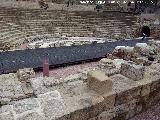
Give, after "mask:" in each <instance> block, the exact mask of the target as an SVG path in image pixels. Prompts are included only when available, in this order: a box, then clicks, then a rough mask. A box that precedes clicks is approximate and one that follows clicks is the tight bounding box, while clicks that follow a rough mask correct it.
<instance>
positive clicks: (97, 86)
mask: <svg viewBox="0 0 160 120" xmlns="http://www.w3.org/2000/svg"><path fill="white" fill-rule="evenodd" d="M87 84H88V86H89V88H90V89H92V90H94V91H96V92H98V93H99V94H104V93H108V92H110V91H112V81H111V80H110V79H109V77H107V76H106V75H105V73H103V72H101V71H99V70H95V71H90V72H89V73H88V81H87Z"/></svg>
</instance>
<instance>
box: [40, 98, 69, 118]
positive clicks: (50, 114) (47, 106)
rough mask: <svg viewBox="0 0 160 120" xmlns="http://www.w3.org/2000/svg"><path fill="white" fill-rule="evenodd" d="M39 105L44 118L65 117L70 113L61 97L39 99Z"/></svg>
mask: <svg viewBox="0 0 160 120" xmlns="http://www.w3.org/2000/svg"><path fill="white" fill-rule="evenodd" d="M41 107H42V109H43V112H44V115H45V117H46V120H55V119H66V118H68V116H69V113H70V112H69V110H68V108H67V106H66V104H65V103H64V101H63V100H62V99H52V100H46V101H41ZM68 119H69V118H68Z"/></svg>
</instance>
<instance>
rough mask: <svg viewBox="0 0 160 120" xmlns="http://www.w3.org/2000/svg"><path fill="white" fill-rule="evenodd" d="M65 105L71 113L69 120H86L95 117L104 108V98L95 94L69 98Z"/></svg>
mask: <svg viewBox="0 0 160 120" xmlns="http://www.w3.org/2000/svg"><path fill="white" fill-rule="evenodd" d="M71 101H72V102H71ZM66 105H67V106H68V108H69V110H70V111H72V112H71V114H70V117H71V118H70V119H71V120H87V119H89V118H93V117H96V116H97V115H98V114H100V113H101V112H102V111H103V110H104V108H105V104H104V98H103V97H102V96H99V95H97V94H95V92H91V93H87V94H84V95H79V96H74V97H70V98H68V99H67V100H66Z"/></svg>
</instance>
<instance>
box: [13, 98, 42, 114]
mask: <svg viewBox="0 0 160 120" xmlns="http://www.w3.org/2000/svg"><path fill="white" fill-rule="evenodd" d="M38 108H39V103H38V102H37V99H36V98H28V99H24V100H20V101H17V102H15V103H14V104H13V110H14V111H15V113H16V114H21V113H24V112H26V111H30V110H35V109H38Z"/></svg>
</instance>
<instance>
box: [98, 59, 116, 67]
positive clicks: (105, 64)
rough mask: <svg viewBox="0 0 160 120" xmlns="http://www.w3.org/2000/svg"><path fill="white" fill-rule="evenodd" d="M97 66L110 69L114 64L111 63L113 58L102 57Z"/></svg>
mask: <svg viewBox="0 0 160 120" xmlns="http://www.w3.org/2000/svg"><path fill="white" fill-rule="evenodd" d="M99 67H100V68H108V69H112V68H115V67H116V66H115V65H114V64H113V60H111V59H108V58H103V59H101V60H100V61H99Z"/></svg>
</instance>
